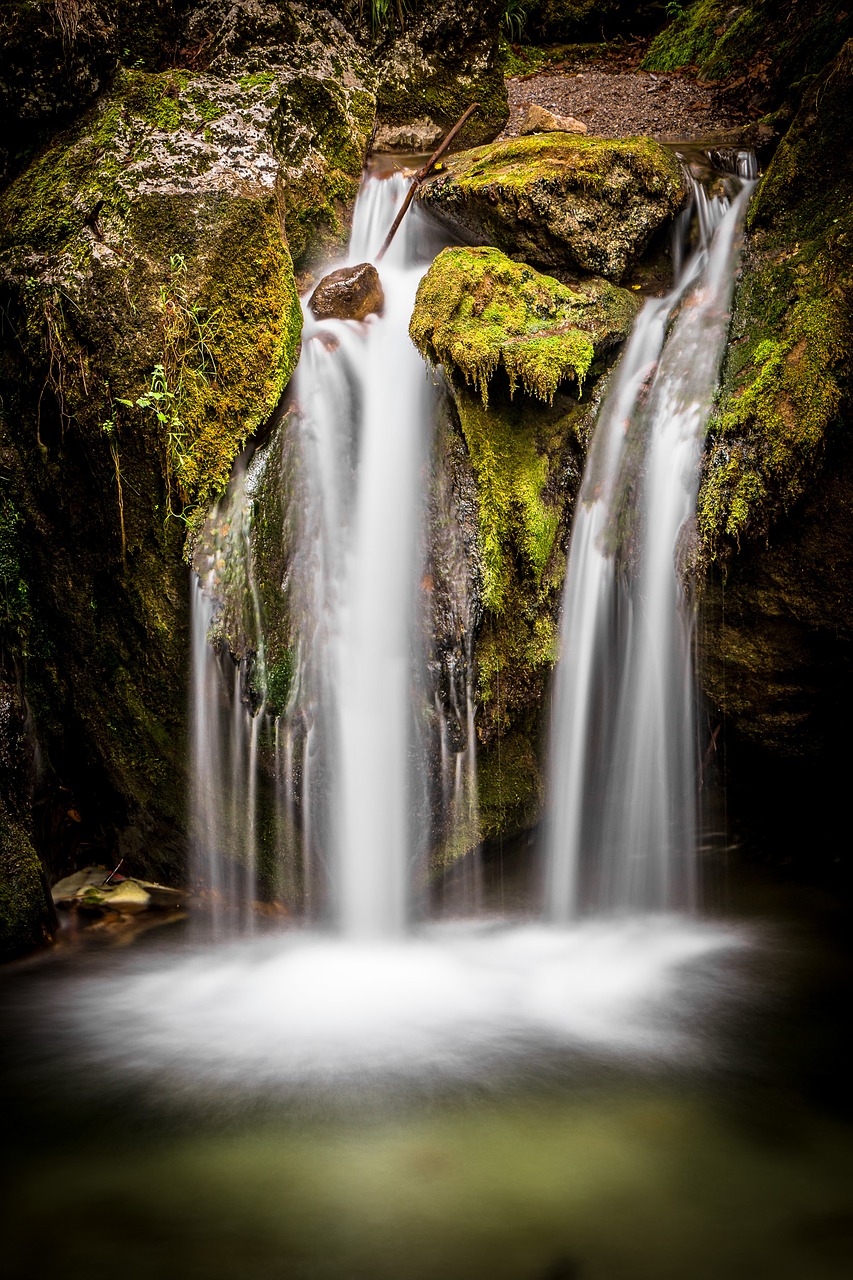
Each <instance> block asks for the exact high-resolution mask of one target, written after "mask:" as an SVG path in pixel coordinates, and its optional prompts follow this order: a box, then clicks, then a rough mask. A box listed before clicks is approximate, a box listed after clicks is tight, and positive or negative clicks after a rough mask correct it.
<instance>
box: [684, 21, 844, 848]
mask: <svg viewBox="0 0 853 1280" xmlns="http://www.w3.org/2000/svg"><path fill="white" fill-rule="evenodd" d="M851 104H853V42H848V44H847V45H846V46H845V48H844V49H843V50H842V52H841V54H839V56H838V58H837V59H836V60H835V62H834V63H833V64H831V65H830V67H829V68H828V69H827V71H826V73H825V74H824V75H823V76H822V77H820V78H819V79H817V80H816V81H815V82H814V83H813V84H811V85H810V86H809V87H808V89H807V90H806V92H805V93H804V95H803V100H802V104H801V106H800V109H799V111H798V113H797V115H796V117H795V118H794V121H793V123H792V125H791V127H790V129H789V131H788V133H787V135H786V136H785V138H784V139H783V140H782V142H781V144H780V146H779V148H778V150H777V151H776V153H775V155H774V157H773V160H772V162H771V164H770V165H769V166H768V169H767V171H766V173H765V175H764V178H763V180H762V182H761V184H760V186H759V187H758V190H757V192H756V194H755V196H754V199H753V205H752V209H751V212H750V235H749V240H748V246H747V252H746V254H745V256H744V261H743V267H742V273H741V280H740V284H739V286H738V289H737V292H736V295H735V303H734V311H733V316H732V325H731V339H732V340H731V342H730V345H729V348H728V352H727V355H726V359H725V362H724V365H723V370H722V378H721V387H720V393H719V397H718V403H717V407H716V411H715V414H714V416H713V418H712V420H711V423H710V425H709V431H708V439H707V444H706V451H705V458H704V470H703V479H702V486H701V489H700V494H699V508H698V527H699V533H700V538H701V547H700V555H701V561H702V564H703V565H704V567H705V571H706V574H705V581H704V585H703V596H702V599H703V614H704V621H703V626H702V627H701V628H700V635H701V637H702V657H703V661H702V665H701V668H700V670H701V671H702V676H703V683H704V689H705V694H706V697H707V699H708V703H709V705H710V707H711V708H712V714H714V715H715V716H718V717H719V718H720V719H721V720H722V721H723V722H724V723H725V726H726V733H725V735H723V736H724V737H725V738H726V741H727V758H728V762H729V766H730V769H731V774H732V777H733V779H734V781H735V784H737V780H738V777H739V775H740V774H742V779H743V781H742V782H741V784H740V786H739V789H738V805H737V808H738V810H739V812H740V814H744V813H745V812H747V811H751V812H752V813H753V815H756V823H755V827H756V832H755V838H756V840H757V841H758V842H759V843H760V844H765V845H766V846H767V852H768V855H769V856H770V857H772V858H774V859H779V860H782V859H784V860H794V861H799V860H801V859H807V860H808V861H809V862H810V863H811V864H812V866H814V865H815V864H816V863H817V862H819V861H820V860H821V859H824V860H825V862H826V863H829V862H831V861H832V859H833V858H834V857H835V856H836V855H835V853H834V851H835V850H836V849H837V837H836V835H835V832H836V831H837V830H838V829H839V828H840V827H843V825H844V824H845V823H846V821H847V814H846V809H845V800H846V786H847V781H848V774H849V733H850V711H851V707H853V553H851V547H853V452H852V451H851V446H850V440H851V429H850V428H851V423H850V405H851V395H853V380H851V367H850V351H851V349H853V316H851V309H850V302H849V299H850V281H851V279H853V204H851V200H850V192H849V182H848V181H847V180H840V179H839V174H841V175H844V174H849V173H850V171H851V166H853V105H851ZM746 780H748V785H747V782H746ZM733 811H734V810H733Z"/></svg>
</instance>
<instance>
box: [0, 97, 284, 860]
mask: <svg viewBox="0 0 853 1280" xmlns="http://www.w3.org/2000/svg"><path fill="white" fill-rule="evenodd" d="M267 88H268V86H266V85H261V86H258V85H253V84H247V85H246V86H245V87H244V86H242V85H241V84H240V82H239V80H237V81H226V80H225V79H224V78H218V77H213V76H210V75H195V76H194V75H190V74H189V73H186V72H174V73H172V72H168V73H162V74H158V75H154V74H148V73H145V72H126V73H123V75H122V76H121V77H120V78H119V79H118V81H117V83H116V85H115V87H114V89H113V91H112V93H111V94H110V95H109V96H108V97H106V98H104V99H102V100H101V101H100V102H99V103H98V104H97V105H96V106H95V107H94V108H93V109H92V110H91V111H90V113H89V114H88V115H87V116H86V117H84V119H83V120H81V122H80V123H79V125H78V126H77V127H76V128H75V129H74V130H72V131H70V132H68V133H67V134H65V135H63V136H61V137H60V138H58V139H57V140H56V142H55V143H54V144H53V145H52V146H51V147H49V148H47V149H46V150H45V151H43V152H42V153H40V155H39V156H38V157H37V158H36V159H35V160H34V161H33V162H32V164H31V165H30V167H29V168H28V169H27V170H25V171H24V172H23V173H21V174H20V175H19V176H18V178H16V180H15V181H14V182H13V183H12V184H11V186H10V187H8V188H7V189H6V191H5V192H4V193H3V194H2V197H0V207H1V210H2V211H1V212H0V225H2V228H3V231H2V234H0V292H2V305H3V309H4V312H5V314H6V315H7V316H8V317H10V319H11V318H13V317H14V320H13V324H12V325H10V326H8V327H7V328H5V329H4V333H3V338H2V342H0V395H2V405H3V409H2V419H0V447H2V450H3V458H4V463H5V466H6V469H7V475H8V476H9V490H8V492H9V495H10V502H11V506H10V507H9V509H8V511H7V512H6V513H5V514H6V519H7V525H8V526H9V528H10V529H11V530H12V531H14V532H15V533H16V536H18V535H20V536H18V543H17V544H16V545H19V547H20V556H19V560H20V573H21V579H22V581H23V582H24V583H25V585H26V593H25V595H23V596H21V597H20V601H21V603H20V607H16V612H15V616H14V635H13V637H12V641H13V643H14V646H15V651H16V652H22V653H25V654H26V655H27V668H26V679H27V698H28V701H29V703H30V706H31V708H32V713H33V721H34V725H35V730H36V732H37V734H38V736H39V740H40V743H41V746H42V751H43V757H44V759H45V760H46V761H49V762H50V764H51V765H52V768H53V770H54V771H55V773H56V775H58V776H59V778H60V779H61V781H62V783H63V785H64V786H66V787H68V788H70V789H71V790H72V791H73V793H74V794H75V795H78V796H80V797H81V800H80V805H79V806H78V811H77V818H76V819H75V820H74V821H73V822H72V821H69V822H68V823H67V824H66V823H64V822H63V823H62V824H61V825H57V826H55V827H53V826H51V827H50V828H49V829H47V828H46V829H45V830H44V832H43V833H42V837H41V841H40V848H41V851H42V852H43V855H44V857H45V859H46V860H47V861H48V862H49V863H52V864H53V865H55V866H56V869H57V871H58V872H59V873H64V871H65V870H71V869H73V865H74V863H75V861H76V859H75V857H74V854H73V840H74V838H75V829H85V830H86V833H87V836H88V839H89V843H90V849H91V848H94V849H96V850H97V851H99V852H102V853H103V856H104V860H105V861H108V862H109V863H110V865H112V866H115V864H116V863H117V862H118V860H119V858H120V857H122V856H126V857H127V859H128V862H129V869H134V870H137V871H139V872H142V873H143V874H146V875H147V876H151V877H154V876H156V877H158V878H159V877H174V876H176V875H180V874H181V868H182V863H183V859H184V851H185V845H184V835H183V824H184V818H185V815H184V789H185V788H184V769H185V759H186V755H185V723H184V716H185V708H184V699H183V697H182V696H181V695H180V694H177V695H176V689H177V690H179V689H180V688H181V687H182V685H183V672H184V670H185V666H186V658H187V653H188V634H187V633H188V617H187V613H188V608H187V606H188V598H187V580H186V569H185V566H184V565H183V564H182V550H183V547H184V543H185V538H186V533H187V527H188V524H192V522H193V520H194V519H197V517H198V515H199V513H200V512H201V511H202V509H203V508H204V506H205V505H206V503H207V502H208V501H210V499H211V497H212V496H214V495H216V494H217V493H218V492H220V491H221V489H222V488H223V487H224V486H225V484H226V483H227V480H228V477H229V474H230V470H231V466H232V463H233V461H234V458H235V456H236V455H237V453H238V452H239V450H240V449H241V448H242V447H243V445H244V443H245V440H246V437H247V435H248V434H249V433H250V432H252V431H254V430H256V429H257V428H258V427H260V426H261V425H262V424H263V423H264V422H265V421H266V419H267V418H268V416H269V415H270V413H271V412H272V410H273V409H274V407H275V405H276V403H277V401H278V399H279V397H280V395H281V392H282V389H283V387H284V385H285V383H286V382H287V380H288V378H289V376H290V373H291V372H292V370H293V367H294V365H295V361H296V358H297V355H298V349H299V333H300V326H301V312H300V309H299V302H298V297H297V294H296V289H295V284H294V279H293V269H292V265H291V261H290V256H289V253H288V249H287V243H286V240H285V237H284V233H283V227H282V205H281V195H280V189H279V168H278V163H277V160H276V157H275V154H274V151H273V146H272V142H271V141H270V138H269V125H270V121H271V120H272V119H273V118H274V116H275V110H276V102H274V101H270V95H269V94H268V93H267ZM276 101H277V100H276ZM59 637H61V640H60V639H59ZM69 863H70V866H69V865H68V864H69Z"/></svg>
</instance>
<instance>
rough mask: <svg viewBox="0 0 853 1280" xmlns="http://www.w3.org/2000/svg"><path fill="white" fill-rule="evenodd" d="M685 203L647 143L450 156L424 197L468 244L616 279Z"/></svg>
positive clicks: (555, 142)
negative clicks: (480, 244) (497, 249)
mask: <svg viewBox="0 0 853 1280" xmlns="http://www.w3.org/2000/svg"><path fill="white" fill-rule="evenodd" d="M686 198H687V186H686V183H685V178H684V174H683V172H682V169H681V165H680V164H679V162H678V160H677V159H676V157H675V156H674V155H673V153H672V152H671V151H667V150H666V148H665V147H662V146H660V145H659V144H658V143H657V142H653V141H652V139H651V138H629V139H626V140H623V141H611V140H609V139H604V138H580V137H574V136H569V135H568V134H550V133H549V134H537V135H535V136H533V137H527V138H510V139H507V140H505V141H501V142H494V143H491V144H490V145H488V146H485V147H477V148H475V150H473V151H465V152H462V153H460V154H458V155H455V156H452V157H451V158H450V160H449V161H448V162H447V168H446V171H445V172H443V173H441V174H440V175H438V176H437V177H434V178H432V179H430V180H428V181H427V182H424V183H423V184H422V185H421V188H420V190H419V192H418V199H419V200H420V201H421V203H422V205H423V207H424V208H426V209H428V210H429V212H430V213H432V214H434V215H435V216H436V217H437V218H439V219H440V220H441V221H442V222H443V223H445V225H447V226H448V227H450V228H451V230H453V231H454V232H455V233H456V234H457V235H459V236H461V237H462V238H463V239H468V240H470V239H471V238H472V237H473V238H474V239H475V240H477V241H479V242H480V243H485V244H493V245H496V246H497V247H498V248H500V249H503V250H504V251H505V252H507V253H511V254H512V255H513V256H514V257H519V258H523V259H524V260H525V261H527V262H530V263H532V264H534V265H536V266H547V267H567V268H572V269H574V270H581V271H585V272H590V273H591V274H593V275H602V276H606V277H607V278H608V279H610V280H619V279H620V278H621V277H622V276H623V275H624V273H625V271H626V270H627V268H628V266H629V265H630V264H631V263H633V262H634V261H635V260H636V259H637V258H638V257H639V256H640V255H641V254H642V252H643V250H644V249H645V248H646V246H647V245H648V243H649V241H650V240H651V238H652V236H653V235H654V234H655V232H657V231H659V230H660V229H661V228H662V227H664V226H665V225H666V224H667V223H668V222H670V221H671V219H672V217H673V215H674V214H675V213H676V212H677V210H678V209H679V208H680V207H681V206H682V204H683V203H684V201H685V199H686Z"/></svg>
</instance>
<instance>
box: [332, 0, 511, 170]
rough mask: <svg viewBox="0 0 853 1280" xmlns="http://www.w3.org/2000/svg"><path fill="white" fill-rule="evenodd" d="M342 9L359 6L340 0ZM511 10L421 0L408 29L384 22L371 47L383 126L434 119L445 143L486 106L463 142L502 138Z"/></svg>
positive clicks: (481, 1)
mask: <svg viewBox="0 0 853 1280" xmlns="http://www.w3.org/2000/svg"><path fill="white" fill-rule="evenodd" d="M337 7H338V8H339V9H345V8H349V10H350V11H352V9H353V7H354V6H352V5H351V4H350V3H349V0H339V3H338V6H337ZM505 7H506V6H505V3H504V0H418V3H417V4H410V5H408V7H407V13H406V21H405V24H404V25H403V26H402V28H401V27H399V26H398V24H397V23H396V22H394V21H390V20H389V21H386V22H385V23H383V24H382V26H381V27H380V28H379V30H378V31H376V32H375V34H374V41H373V47H372V49H371V59H372V61H373V63H374V65H375V67H376V74H377V89H376V92H377V116H378V120H379V124H380V127H383V126H384V127H385V128H387V129H389V130H391V129H400V128H401V127H406V128H408V127H410V126H411V124H412V121H419V122H422V121H424V120H426V121H427V122H428V123H429V125H430V127H431V128H432V129H433V130H434V136H435V137H436V138H440V137H442V136H443V135H444V134H445V133H446V132H447V130H448V129H450V127H451V126H452V125H453V124H455V123H456V121H457V120H458V119H459V117H460V116H461V115H462V113H463V112H464V111H465V110H466V108H467V107H469V106H470V105H471V103H472V102H478V103H479V104H480V108H479V110H478V111H477V112H476V114H475V115H474V116H473V118H472V119H471V120H470V121H469V122H468V123H467V124H466V126H465V129H464V131H463V133H462V134H461V142H462V145H465V146H474V145H475V144H477V143H480V142H486V141H488V140H489V139H490V138H494V137H496V136H497V134H499V133H500V131H501V129H502V128H503V127H504V125H505V124H506V122H507V119H508V118H509V106H508V103H507V92H506V83H505V81H504V75H503V67H502V61H501V51H500V39H501V30H502V22H503V16H504V9H505ZM404 145H405V146H408V145H409V143H408V142H406V143H405V144H404ZM422 145H423V146H424V149H427V150H428V149H429V147H430V146H431V145H432V144H431V143H429V142H424V143H423V144H422Z"/></svg>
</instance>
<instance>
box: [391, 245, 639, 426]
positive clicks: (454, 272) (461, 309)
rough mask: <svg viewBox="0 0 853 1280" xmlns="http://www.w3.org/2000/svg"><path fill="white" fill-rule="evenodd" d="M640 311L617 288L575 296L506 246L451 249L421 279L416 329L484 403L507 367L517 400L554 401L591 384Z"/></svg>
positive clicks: (600, 286) (427, 350)
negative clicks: (599, 362) (561, 391)
mask: <svg viewBox="0 0 853 1280" xmlns="http://www.w3.org/2000/svg"><path fill="white" fill-rule="evenodd" d="M636 306H637V304H636V301H635V299H634V298H633V297H632V296H631V295H630V294H629V293H627V292H626V291H625V290H620V289H617V288H615V287H614V286H613V285H609V284H606V283H604V282H603V281H599V282H597V285H596V286H595V287H594V288H593V287H591V286H590V285H589V284H587V285H585V286H583V289H577V290H572V289H569V288H568V287H567V286H566V285H563V284H560V283H559V281H557V280H554V279H553V278H552V277H551V276H547V275H542V274H541V273H540V272H538V271H534V270H533V269H532V268H531V267H528V266H526V265H525V264H524V263H518V262H513V261H511V259H509V258H507V257H506V256H505V255H504V254H502V253H501V252H500V251H499V250H498V249H491V248H475V249H445V250H444V251H443V252H442V253H440V254H439V256H438V257H437V258H436V259H435V262H434V263H433V265H432V266H431V268H430V270H429V271H428V272H427V274H426V275H425V276H424V278H423V280H422V281H421V284H420V286H419V288H418V294H417V299H416V302H415V308H414V312H413V314H412V320H411V324H410V326H409V332H410V334H411V337H412V341H413V342H414V343H415V345H416V346H417V347H418V349H419V350H420V351H421V353H422V354H423V355H424V356H425V357H426V358H427V359H428V360H431V361H432V362H433V363H435V364H442V365H444V366H445V367H446V368H447V369H448V370H449V371H451V372H452V371H454V370H455V371H458V372H459V373H460V374H461V375H462V376H463V378H464V379H465V381H466V382H468V383H470V384H471V385H473V386H475V387H476V388H477V390H478V391H479V393H480V395H481V397H482V400H483V404H484V405H487V404H488V392H489V383H490V381H491V380H492V378H493V377H494V376H495V374H496V373H497V372H498V370H500V369H502V370H503V371H504V372H505V373H506V375H507V377H508V379H509V391H510V396H512V395H513V394H514V393H515V390H516V387H517V386H519V385H520V386H521V387H522V388H523V389H524V391H526V392H527V393H528V394H529V395H532V396H536V397H538V398H539V399H540V400H547V401H548V402H549V403H550V402H552V401H553V399H554V395H555V393H556V391H557V388H558V387H559V386H560V385H561V384H562V383H564V382H566V381H573V382H574V383H575V384H576V385H577V387H578V388H582V387H583V383H584V379H585V377H586V376H587V374H588V372H589V369H590V366H591V364H592V362H593V358H594V356H595V354H596V350H597V349H600V348H602V347H606V346H609V345H612V344H613V342H614V341H616V340H618V338H620V337H624V336H625V334H626V333H627V331H628V328H629V327H630V321H631V319H633V316H634V314H635V311H636Z"/></svg>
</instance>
